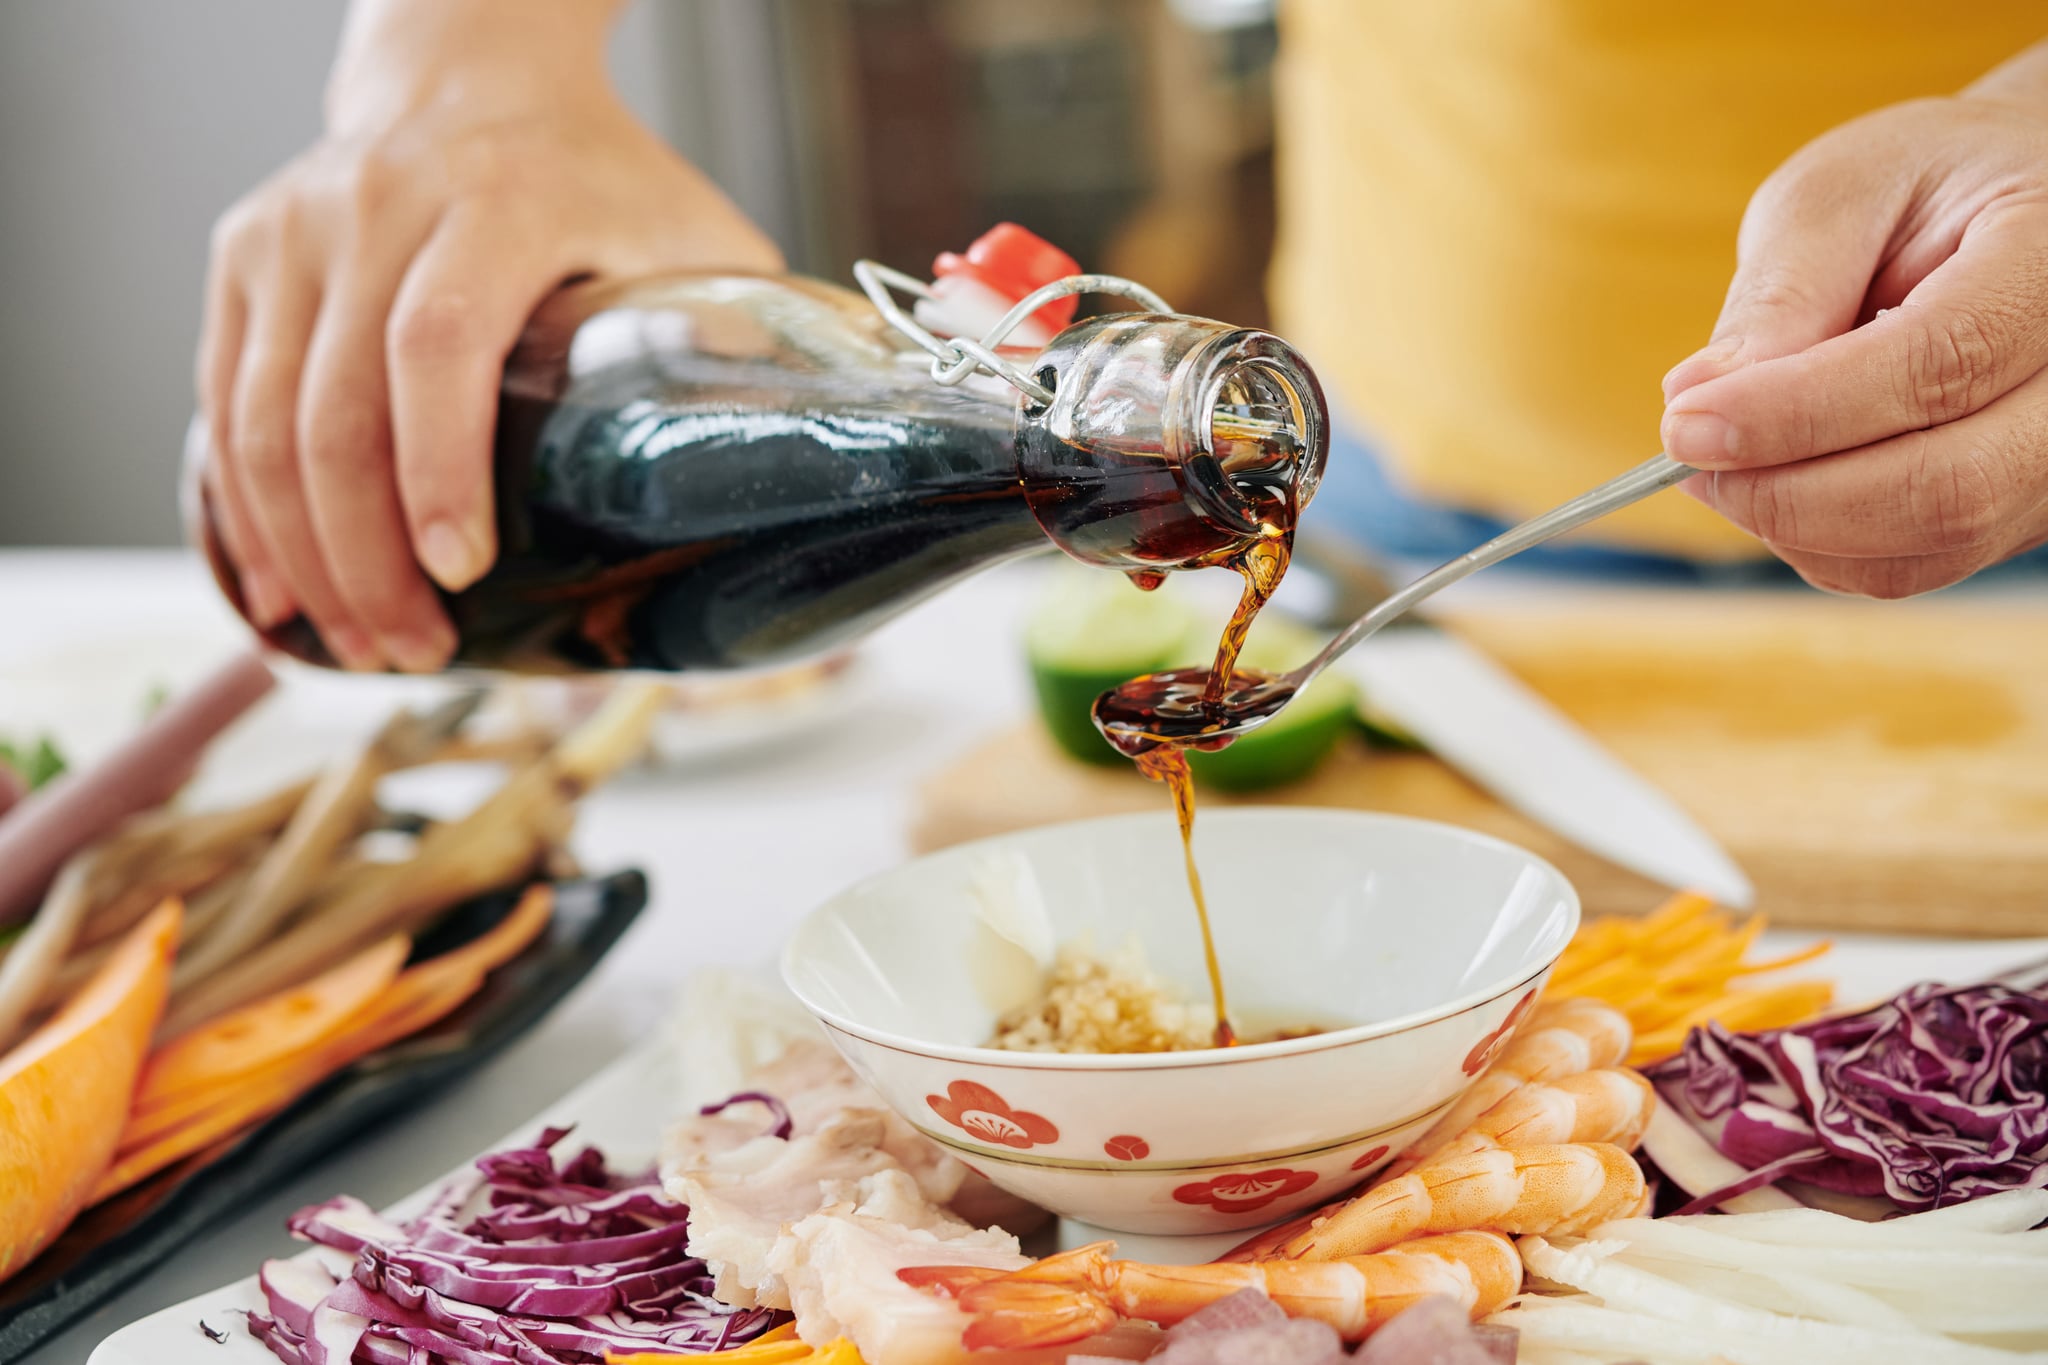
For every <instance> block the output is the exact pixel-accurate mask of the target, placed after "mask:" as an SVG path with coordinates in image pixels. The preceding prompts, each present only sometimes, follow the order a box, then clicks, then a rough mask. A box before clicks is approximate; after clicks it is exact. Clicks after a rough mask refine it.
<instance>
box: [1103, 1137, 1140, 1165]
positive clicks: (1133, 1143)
mask: <svg viewBox="0 0 2048 1365" xmlns="http://www.w3.org/2000/svg"><path fill="white" fill-rule="evenodd" d="M1102 1150H1103V1151H1105V1152H1107V1153H1109V1155H1110V1156H1112V1157H1114V1158H1116V1159H1117V1160H1118V1161H1143V1160H1144V1159H1145V1158H1146V1157H1148V1156H1150V1155H1152V1144H1151V1143H1149V1142H1147V1141H1145V1139H1143V1138H1141V1137H1138V1136H1136V1135H1135V1134H1131V1133H1119V1134H1117V1135H1116V1136H1115V1137H1113V1138H1111V1139H1109V1141H1107V1142H1105V1143H1103V1144H1102Z"/></svg>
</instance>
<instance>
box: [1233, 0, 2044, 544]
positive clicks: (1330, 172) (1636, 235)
mask: <svg viewBox="0 0 2048 1365" xmlns="http://www.w3.org/2000/svg"><path fill="white" fill-rule="evenodd" d="M2044 32H2048V5H2044V3H2043V0H1938V2H1937V0H1860V2H1857V3H1851V2H1850V0H1715V3H1708V4H1700V3H1684V2H1683V0H1679V2H1678V3H1673V2H1672V0H1665V2H1664V3H1658V2H1657V0H1286V2H1285V3H1284V4H1283V6H1282V12H1281V57H1280V66H1279V72H1278V77H1277V81H1278V108H1279V120H1280V127H1279V148H1280V151H1279V155H1280V243H1279V249H1278V252H1277V254H1276V257H1275V262H1274V268H1273V277H1272V286H1273V299H1274V307H1275V312H1276V316H1277V320H1278V326H1279V330H1280V332H1281V333H1282V334H1283V335H1285V336H1286V337H1288V338H1289V339H1290V340H1291V341H1294V342H1295V343H1296V344H1298V345H1300V346H1301V347H1302V348H1303V349H1304V350H1305V351H1306V352H1307V353H1308V355H1309V356H1310V357H1311V358H1312V359H1313V360H1314V361H1315V362H1316V366H1317V369H1318V371H1319V372H1320V373H1321V375H1322V377H1323V379H1324V382H1325V383H1326V384H1327V385H1328V387H1329V389H1330V392H1331V395H1332V397H1333V399H1334V400H1335V401H1336V402H1337V404H1338V405H1339V407H1340V408H1341V409H1342V410H1343V411H1345V412H1347V413H1348V414H1350V415H1351V416H1352V417H1353V419H1354V420H1356V421H1358V422H1360V423H1362V424H1363V425H1364V427H1365V428H1366V430H1367V431H1368V432H1369V433H1370V434H1371V435H1372V437H1373V438H1374V439H1375V440H1376V441H1377V442H1379V443H1380V445H1381V449H1382V453H1383V454H1384V456H1385V458H1386V460H1387V461H1388V463H1389V465H1390V467H1391V473H1392V475H1393V477H1394V478H1395V479H1396V480H1397V481H1398V482H1399V483H1400V484H1401V485H1402V486H1403V487H1404V488H1406V489H1407V490H1409V491H1412V492H1413V493H1415V494H1417V495H1418V496H1421V497H1425V498H1428V499H1431V500H1434V501H1437V502H1441V503H1446V504H1450V505H1454V506H1458V507H1462V508H1466V509H1469V510H1472V511H1477V512H1483V513H1487V514H1489V515H1492V516H1495V517H1498V518H1501V519H1503V520H1515V519H1519V518H1521V517H1523V516H1525V515H1527V514H1529V513H1531V512H1535V511H1539V510H1541V509H1542V508H1544V507H1547V506H1550V505H1551V504H1553V503H1556V502H1559V501H1562V500H1563V499H1564V498H1566V497H1569V496H1571V495H1573V494H1575V493H1578V492H1581V491H1583V490H1584V489H1586V488H1588V487H1590V486H1591V485H1593V484H1594V483H1596V482H1598V481H1599V480H1601V479H1603V478H1606V477H1607V476H1609V475H1611V474H1614V473H1617V472H1619V471H1620V470H1621V469H1623V468H1625V467H1626V466H1628V465H1629V464H1631V463H1634V462H1635V461H1637V460H1640V459H1643V458H1645V457H1647V456H1648V455H1650V454H1652V453H1654V451H1655V449H1656V444H1657V421H1658V417H1659V415H1660V413H1661V412H1662V409H1663V400H1662V396H1661V394H1660V393H1659V390H1658V381H1659V380H1660V379H1661V378H1662V376H1663V374H1664V372H1665V371H1666V370H1667V369H1669V368H1670V367H1671V366H1672V365H1674V364H1676V363H1677V362H1678V361H1679V360H1680V359H1682V358H1683V357H1685V356H1686V355H1687V354H1689V353H1690V352H1691V351H1693V350H1694V349H1695V348H1697V347H1698V346H1700V345H1702V344H1704V342H1705V341H1706V339H1707V335H1708V333H1709V331H1710V330H1711V328H1712V326H1713V321H1714V317H1715V314H1716V313H1717V312H1718V311H1719V309H1720V304H1721V299H1722V294H1723V292H1724V290H1725V289H1726V288H1727V284H1728V277H1729V274H1730V272H1731V271H1732V270H1733V268H1734V263H1735V231H1736V227H1737V224H1738V223H1739V222H1740V221H1741V217H1742V210H1743V206H1744V205H1745V203H1747V201H1748V199H1749V195H1750V193H1751V192H1752V191H1753V190H1754V189H1755V188H1756V186H1757V184H1758V182H1760V181H1761V180H1762V179H1763V178H1764V177H1765V176H1766V175H1768V174H1769V173H1770V172H1771V170H1773V169H1774V168H1775V167H1776V166H1777V165H1778V164H1779V163H1780V162H1781V161H1783V160H1784V159H1785V158H1786V157H1787V156H1788V155H1790V154H1791V153H1792V152H1793V151H1795V150H1797V149H1798V148H1799V147H1800V146H1801V145H1802V144H1804V143H1806V142H1808V141H1809V140H1811V139H1812V138H1814V137H1815V136H1817V135H1818V134H1820V133H1822V132H1824V131H1826V130H1827V129H1829V128H1831V127H1833V126H1835V125H1836V124H1839V123H1842V122H1844V121H1846V120H1848V119H1850V118H1853V117H1855V116H1856V115H1858V114H1861V113H1864V112H1867V111H1869V110H1871V109H1876V108H1879V107H1881V106H1883V105H1886V104H1892V103H1896V102H1898V101H1900V100H1904V99H1910V98H1913V97H1916V96H1924V95H1938V94H1948V93H1953V92H1954V91H1956V90H1958V89H1960V88H1961V87H1963V86H1965V85H1967V84H1969V83H1970V82H1971V81H1972V80H1974V79H1975V78H1976V77H1978V76H1980V75H1982V74H1983V73H1984V72H1985V71H1987V70H1989V69H1990V68H1992V67H1994V66H1996V65H1998V63H1999V62H2001V61H2003V60H2004V59H2005V58H2007V57H2009V56H2011V55H2013V54H2014V53H2016V52H2018V51H2019V50H2021V49H2022V48H2024V47H2026V46H2028V45H2029V44H2031V43H2033V42H2035V41H2037V40H2038V39H2040V38H2041V37H2042V35H2043V34H2044ZM1598 529H1599V532H1600V537H1601V539H1602V540H1604V541H1607V542H1609V543H1612V544H1617V545H1621V546H1626V547H1629V548H1635V549H1646V550H1653V551H1661V552H1664V553H1668V554H1676V555H1684V556H1689V557H1693V558H1699V559H1732V558H1744V557H1749V556H1753V555H1756V554H1758V553H1761V549H1760V547H1759V546H1758V545H1757V544H1756V543H1755V542H1754V541H1752V540H1750V539H1749V538H1748V537H1747V536H1745V535H1744V534H1743V533H1741V532H1739V531H1736V530H1735V529H1734V528H1733V527H1731V526H1729V525H1728V524H1727V523H1725V522H1723V521H1721V520H1720V519H1719V518H1718V517H1716V516H1714V515H1713V514H1712V513H1710V512H1708V511H1707V510H1706V509H1705V508H1703V507H1701V506H1699V505H1698V504H1696V503H1694V502H1693V501H1692V500H1691V499H1689V498H1681V497H1663V498H1654V499H1651V500H1650V501H1649V502H1647V503H1643V504H1639V505H1638V506H1636V507H1633V508H1630V509H1628V510H1627V511H1626V512H1623V513H1620V514H1618V515H1617V516H1615V517H1613V518H1611V519H1610V520H1608V521H1607V522H1604V523H1602V525H1601V527H1600V528H1598Z"/></svg>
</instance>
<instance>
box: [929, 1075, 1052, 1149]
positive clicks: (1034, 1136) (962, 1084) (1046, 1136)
mask: <svg viewBox="0 0 2048 1365" xmlns="http://www.w3.org/2000/svg"><path fill="white" fill-rule="evenodd" d="M924 1102H925V1103H926V1104H928V1105H930V1106H931V1107H932V1112H933V1113H934V1114H937V1115H938V1116H939V1117H940V1118H942V1119H944V1120H945V1121H946V1122H948V1123H950V1124H952V1125H953V1126H954V1127H955V1128H958V1129H959V1130H960V1131H961V1132H963V1133H965V1134H967V1135H968V1136H969V1137H974V1138H980V1139H981V1140H982V1141H983V1142H993V1143H995V1144H997V1145H998V1146H1002V1147H1014V1148H1016V1149H1017V1150H1018V1151H1020V1152H1028V1151H1030V1150H1031V1149H1032V1148H1033V1147H1043V1146H1045V1145H1046V1144H1047V1143H1049V1142H1058V1141H1059V1140H1060V1130H1059V1129H1058V1128H1056V1127H1054V1126H1053V1122H1052V1120H1051V1119H1049V1118H1047V1117H1045V1116H1044V1115H1043V1114H1034V1113H1032V1112H1031V1111H1030V1110H1028V1109H1012V1108H1011V1107H1010V1104H1009V1102H1008V1101H1007V1100H1005V1099H1004V1098H1003V1097H1002V1096H1001V1095H998V1094H997V1093H996V1092H995V1091H993V1090H991V1089H989V1088H988V1087H987V1086H985V1085H982V1084H980V1083H978V1082H975V1081H954V1082H953V1083H952V1084H951V1085H949V1086H947V1087H946V1093H945V1094H943V1095H926V1096H925V1097H924Z"/></svg>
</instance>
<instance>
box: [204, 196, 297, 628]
mask: <svg viewBox="0 0 2048 1365" xmlns="http://www.w3.org/2000/svg"><path fill="white" fill-rule="evenodd" d="M239 232H240V226H239V220H237V219H236V218H235V217H234V216H232V215H230V216H229V217H227V218H223V219H222V220H221V224H220V226H219V227H218V228H216V229H215V232H214V246H213V252H212V258H211V260H210V261H209V263H208V266H207V273H206V300H205V304H204V307H203V309H202V311H201V314H200V324H199V350H198V361H197V372H196V374H195V376H194V379H195V382H196V387H197V389H198V396H199V411H200V415H201V416H202V417H204V418H205V419H206V420H205V425H206V439H207V452H206V456H207V458H206V473H205V481H204V486H205V489H206V496H207V503H208V505H209V506H211V507H212V508H213V510H214V514H215V517H216V520H217V524H218V527H219V532H220V538H221V542H222V544H223V545H224V546H225V547H226V549H227V553H228V558H229V559H230V560H232V561H233V562H234V565H235V569H236V573H237V577H238V579H239V581H240V586H241V590H242V601H243V604H244V605H245V606H246V607H247V608H248V611H249V616H250V619H251V620H252V621H253V622H254V623H255V624H256V626H257V627H258V628H259V629H268V628H270V627H271V626H275V625H278V624H280V623H281V622H284V621H286V620H289V619H290V618H291V616H292V614H293V613H294V612H296V611H297V610H298V608H297V606H296V605H295V604H294V603H293V602H292V600H291V597H290V595H289V594H287V593H286V592H285V590H284V581H283V580H282V579H281V578H279V577H278V575H277V570H276V569H275V568H274V567H272V565H271V563H270V556H269V554H268V552H267V551H265V550H264V548H263V542H262V538H261V537H260V536H258V535H257V533H256V524H255V521H254V520H253V519H252V518H251V516H250V513H249V500H248V496H247V493H246V491H245V490H244V489H243V487H242V486H241V482H240V480H239V479H237V478H236V477H235V470H234V468H233V465H232V462H231V461H230V460H229V458H228V455H227V451H228V442H229V435H230V428H231V422H232V414H233V412H234V395H235V370H236V367H237V365H238V364H239V363H240V360H241V354H242V337H243V332H244V329H245V325H246V323H247V320H248V305H247V301H246V300H245V299H244V298H243V296H242V287H241V282H240V280H239V278H238V277H237V274H236V261H235V249H236V245H237V237H238V235H239Z"/></svg>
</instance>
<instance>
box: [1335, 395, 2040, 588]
mask: <svg viewBox="0 0 2048 1365" xmlns="http://www.w3.org/2000/svg"><path fill="white" fill-rule="evenodd" d="M1334 428H1335V429H1334V431H1333V432H1332V435H1331V441H1330V462H1329V466H1328V467H1327V468H1326V469H1325V470H1324V473H1323V482H1322V487H1321V488H1320V489H1318V490H1317V492H1316V496H1315V501H1314V503H1313V504H1312V505H1311V507H1310V509H1309V514H1308V516H1309V525H1310V526H1321V527H1328V528H1332V529H1335V530H1337V531H1339V532H1341V533H1342V534H1344V535H1345V536H1346V537H1348V538H1349V539H1351V540H1352V541H1354V542H1356V543H1357V544H1358V545H1360V546H1361V547H1363V548H1364V549H1366V550H1367V551H1369V552H1371V553H1372V554H1374V555H1376V556H1378V557H1380V558H1382V559H1388V560H1395V561H1399V562H1402V563H1404V564H1406V563H1413V564H1415V565H1418V566H1420V567H1423V568H1427V567H1430V566H1432V565H1435V564H1438V563H1441V562H1443V561H1444V560H1447V559H1451V558H1453V557H1455V556H1457V555H1461V554H1463V553H1465V552H1466V551H1467V550H1470V549H1472V548H1473V547H1474V546H1476V545H1480V544H1483V543H1485V542H1486V541H1488V540H1491V539H1492V538H1493V537H1495V536H1497V535H1499V534H1500V533H1501V532H1502V531H1504V530H1506V529H1507V524H1506V523H1505V522H1501V521H1497V520H1495V519H1494V518H1492V517H1489V516H1486V515H1484V514H1482V513H1479V512H1470V511H1466V510H1464V509H1463V508H1458V507H1447V506H1444V505H1443V504H1441V503H1435V502H1427V501H1424V500H1422V499H1420V498H1417V497H1416V496H1415V495H1413V494H1412V493H1409V492H1407V491H1406V490H1404V489H1403V488H1401V487H1400V486H1399V485H1398V484H1397V483H1395V482H1394V480H1393V479H1392V477H1390V476H1389V474H1388V472H1387V467H1386V464H1385V462H1384V461H1383V460H1382V459H1381V458H1380V455H1379V452H1378V450H1377V448H1376V447H1375V444H1374V443H1373V442H1372V441H1371V440H1370V439H1369V438H1368V437H1367V436H1366V435H1365V433H1364V432H1363V431H1362V430H1361V429H1360V428H1359V427H1358V426H1356V425H1355V424H1352V423H1349V422H1345V421H1343V420H1338V421H1337V422H1336V423H1335V424H1334ZM1514 562H1515V563H1516V564H1517V565H1519V566H1521V567H1522V568H1523V569H1528V570H1543V571H1546V572H1554V573H1560V574H1584V575H1594V576H1600V577H1615V578H1635V579H1648V580H1665V581H1670V582H1679V583H1701V584H1713V585H1716V586H1737V585H1744V584H1783V583H1792V582H1796V581H1797V575H1795V574H1794V573H1793V572H1792V570H1791V569H1790V568H1788V567H1786V566H1785V565H1784V564H1782V563H1780V562H1779V561H1777V560H1775V559H1759V560H1753V561H1746V562H1741V563H1733V564H1730V563H1703V562H1700V561H1697V560H1690V559H1684V558H1681V557H1678V556H1673V555H1660V554H1651V553H1647V552H1643V551H1637V550H1624V549H1617V548H1615V547H1612V546H1605V545H1587V544H1583V543H1572V544H1558V543H1557V542H1555V541H1553V542H1551V543H1550V544H1548V545H1539V546H1537V547H1536V548H1535V549H1533V550H1526V551H1524V552H1523V553H1522V554H1521V555H1520V556H1519V557H1518V558H1517V559H1516V560H1515V561H1514ZM2002 568H2004V569H2009V570H2018V571H2020V572H2032V573H2035V574H2039V573H2041V572H2042V571H2043V570H2048V546H2043V547H2042V548H2041V549H2038V550H2033V551H2030V552H2028V553H2027V554H2024V555H2021V556H2019V557H2018V558H2016V559H2013V560H2011V561H2009V562H2008V564H2006V565H2004V566H2002Z"/></svg>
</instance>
